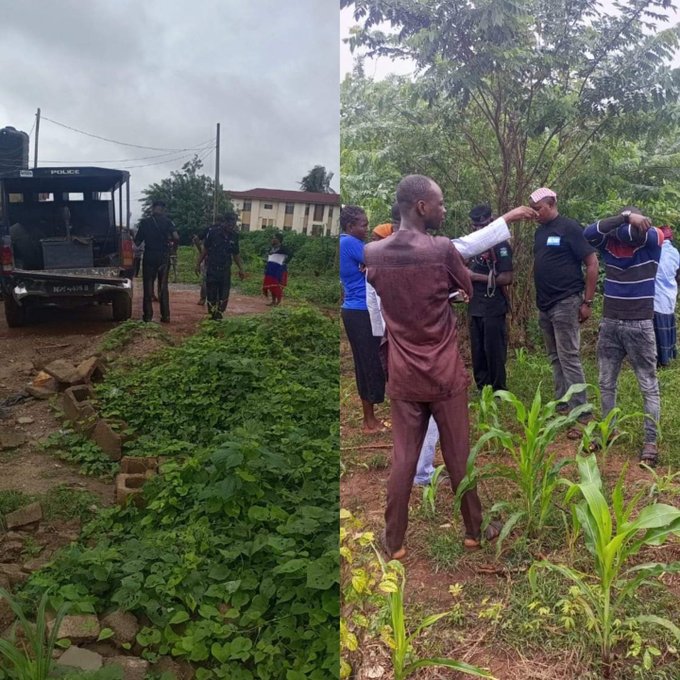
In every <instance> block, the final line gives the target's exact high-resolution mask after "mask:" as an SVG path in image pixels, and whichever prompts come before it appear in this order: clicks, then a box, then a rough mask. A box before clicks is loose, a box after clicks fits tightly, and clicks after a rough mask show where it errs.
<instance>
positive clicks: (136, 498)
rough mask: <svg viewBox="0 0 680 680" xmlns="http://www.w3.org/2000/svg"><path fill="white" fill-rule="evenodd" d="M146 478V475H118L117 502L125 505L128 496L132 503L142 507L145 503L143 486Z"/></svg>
mask: <svg viewBox="0 0 680 680" xmlns="http://www.w3.org/2000/svg"><path fill="white" fill-rule="evenodd" d="M146 480H147V477H146V475H126V474H119V475H117V476H116V490H115V497H116V503H117V504H118V505H125V504H126V503H127V501H128V498H130V499H131V502H132V503H135V504H136V505H137V506H140V507H141V506H142V505H143V503H144V499H143V498H142V488H143V486H144V482H146Z"/></svg>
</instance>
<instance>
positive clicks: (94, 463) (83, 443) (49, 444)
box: [41, 429, 119, 479]
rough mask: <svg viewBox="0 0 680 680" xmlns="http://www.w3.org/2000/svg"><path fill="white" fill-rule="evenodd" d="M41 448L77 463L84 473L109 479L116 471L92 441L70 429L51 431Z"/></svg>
mask: <svg viewBox="0 0 680 680" xmlns="http://www.w3.org/2000/svg"><path fill="white" fill-rule="evenodd" d="M41 448H43V449H45V450H46V451H49V452H50V453H51V454H53V455H54V456H56V457H57V458H59V459H60V460H64V461H66V462H68V463H74V464H76V465H78V469H79V471H80V472H81V473H82V474H84V475H89V476H91V477H99V478H101V479H111V478H112V477H113V475H114V474H115V473H116V472H117V470H118V468H119V466H118V463H114V462H113V461H112V460H111V459H110V458H109V457H108V456H107V455H106V454H105V453H104V452H103V451H102V450H101V449H100V448H99V447H98V446H97V445H96V444H95V443H94V442H93V441H91V440H90V439H87V438H86V437H85V436H84V435H82V434H79V433H78V432H75V431H73V430H70V429H61V430H59V431H57V432H53V433H52V434H51V435H49V436H48V437H47V440H46V441H45V442H44V443H43V444H41Z"/></svg>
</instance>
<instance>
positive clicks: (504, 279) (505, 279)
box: [496, 271, 512, 286]
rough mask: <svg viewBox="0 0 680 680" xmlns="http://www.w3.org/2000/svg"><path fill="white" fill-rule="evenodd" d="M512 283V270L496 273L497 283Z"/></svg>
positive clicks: (502, 284)
mask: <svg viewBox="0 0 680 680" xmlns="http://www.w3.org/2000/svg"><path fill="white" fill-rule="evenodd" d="M511 284H512V272H511V271H509V272H501V273H500V274H498V275H496V285H497V286H509V285H511Z"/></svg>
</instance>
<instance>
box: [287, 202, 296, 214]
mask: <svg viewBox="0 0 680 680" xmlns="http://www.w3.org/2000/svg"><path fill="white" fill-rule="evenodd" d="M294 212H295V203H286V215H292V214H293V213H294Z"/></svg>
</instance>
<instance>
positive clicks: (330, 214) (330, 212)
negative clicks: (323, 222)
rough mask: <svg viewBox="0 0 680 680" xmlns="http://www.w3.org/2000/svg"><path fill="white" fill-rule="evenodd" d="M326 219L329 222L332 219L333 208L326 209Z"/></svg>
mask: <svg viewBox="0 0 680 680" xmlns="http://www.w3.org/2000/svg"><path fill="white" fill-rule="evenodd" d="M328 219H329V220H331V219H333V206H331V207H330V208H328Z"/></svg>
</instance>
